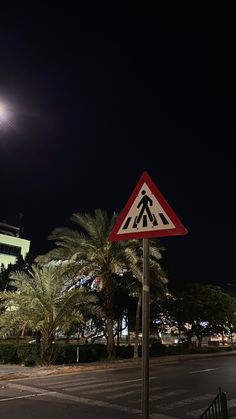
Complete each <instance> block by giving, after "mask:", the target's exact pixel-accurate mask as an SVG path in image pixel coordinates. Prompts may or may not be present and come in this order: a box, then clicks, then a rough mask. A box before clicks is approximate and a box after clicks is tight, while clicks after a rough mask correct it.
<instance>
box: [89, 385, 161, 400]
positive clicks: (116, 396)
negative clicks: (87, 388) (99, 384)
mask: <svg viewBox="0 0 236 419" xmlns="http://www.w3.org/2000/svg"><path fill="white" fill-rule="evenodd" d="M134 386H135V385H134V384H133V385H132V386H129V388H130V387H134ZM164 388H166V386H165V387H164V386H162V387H152V389H151V390H152V391H160V390H163V389H164ZM122 389H124V387H118V388H116V389H111V390H110V389H107V390H106V393H107V392H108V391H117V390H122ZM137 391H139V392H140V389H136V390H130V391H125V392H123V393H119V394H112V395H111V396H107V397H106V398H107V399H112V400H114V399H119V398H120V397H125V396H130V395H131V394H135V393H137ZM96 392H98V390H96ZM92 393H94V391H93V392H92ZM89 394H90V392H89ZM153 397H155V396H153ZM149 400H152V397H149Z"/></svg>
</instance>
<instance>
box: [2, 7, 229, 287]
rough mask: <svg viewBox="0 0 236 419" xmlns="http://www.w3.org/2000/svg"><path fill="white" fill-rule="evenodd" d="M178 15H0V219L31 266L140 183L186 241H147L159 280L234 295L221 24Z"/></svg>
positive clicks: (158, 10)
mask: <svg viewBox="0 0 236 419" xmlns="http://www.w3.org/2000/svg"><path fill="white" fill-rule="evenodd" d="M85 3H86V2H85ZM188 3H189V2H183V1H176V3H174V2H173V4H175V6H173V7H166V8H165V7H161V6H160V4H159V3H158V2H157V5H156V7H155V8H154V4H155V2H150V3H149V5H148V2H147V5H146V6H144V5H142V7H141V5H140V6H137V4H136V3H135V7H132V8H130V9H128V8H127V5H126V6H122V5H120V4H119V3H116V4H118V6H117V8H115V5H113V6H110V7H106V8H105V7H104V8H102V7H101V6H99V7H92V6H91V7H90V6H87V7H86V6H82V5H80V2H79V6H78V5H77V6H76V7H75V6H72V3H71V4H70V3H68V5H67V4H66V3H65V4H64V3H63V6H62V5H61V6H59V4H57V5H56V7H55V8H53V9H50V8H49V6H46V5H45V6H40V5H38V3H37V6H35V5H34V6H32V8H31V9H30V8H28V7H26V6H25V7H24V3H21V4H20V6H19V7H17V6H16V7H10V6H6V7H3V6H1V13H0V57H1V59H0V102H2V103H4V104H6V105H7V107H8V111H9V118H10V119H9V123H7V124H6V123H5V124H4V123H3V122H1V120H0V177H1V205H0V220H5V221H8V222H10V223H13V224H15V225H19V224H20V225H21V226H23V227H24V234H23V236H24V237H25V238H27V239H30V240H31V250H32V252H34V253H35V254H39V253H45V252H46V250H48V249H49V248H50V246H51V243H50V242H49V241H48V239H47V238H48V235H49V234H50V233H51V231H52V230H53V229H54V228H55V227H58V226H70V227H72V226H73V224H72V223H71V221H70V217H71V215H72V214H73V213H74V212H77V211H80V212H89V213H93V212H94V210H95V209H96V208H101V209H104V210H107V211H108V213H109V214H112V213H113V211H116V212H119V211H120V210H121V209H122V208H123V207H124V205H125V204H126V202H127V200H128V198H129V196H130V194H131V193H132V191H133V189H134V187H135V185H136V184H137V182H138V180H139V178H140V176H141V175H142V173H143V172H144V171H147V172H148V173H149V175H150V176H151V178H152V179H153V181H154V182H155V183H156V185H157V187H158V188H159V189H160V191H161V192H162V194H163V195H164V197H165V198H166V200H167V201H168V203H169V204H170V205H171V207H172V208H173V210H174V211H175V213H176V214H177V215H178V217H179V218H180V220H181V221H182V222H183V224H184V225H185V227H186V228H187V229H188V231H189V234H188V235H187V236H182V237H181V236H180V237H170V238H163V239H160V243H161V244H163V245H164V246H165V247H166V251H165V259H166V263H167V265H168V271H169V276H170V278H171V280H172V281H183V280H184V281H186V282H189V281H200V282H203V283H218V284H222V285H224V284H227V283H228V282H230V283H234V282H235V283H236V278H235V230H236V228H235V227H236V222H235V210H236V200H235V179H234V178H235V176H234V166H235V151H234V141H235V95H236V61H235V56H236V26H235V22H234V13H233V11H230V10H229V9H228V10H226V6H223V5H222V4H221V8H220V9H219V10H216V9H215V10H214V9H211V10H207V9H206V8H204V9H203V8H201V6H199V8H196V9H194V8H193V6H192V7H191V8H190V7H189V5H188ZM158 5H159V6H158ZM157 6H158V7H157ZM197 7H198V6H197ZM19 214H22V218H21V219H20V218H19Z"/></svg>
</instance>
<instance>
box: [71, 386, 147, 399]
mask: <svg viewBox="0 0 236 419" xmlns="http://www.w3.org/2000/svg"><path fill="white" fill-rule="evenodd" d="M133 387H137V388H136V390H133V392H137V391H138V390H140V389H141V383H135V384H130V385H129V387H128V388H133ZM75 390H76V389H70V391H75ZM78 390H79V389H78ZM119 390H124V386H119V387H112V388H110V387H108V388H106V389H104V393H105V392H106V393H111V392H114V391H119ZM97 393H101V390H100V389H97V390H92V391H91V390H89V394H97ZM111 397H113V396H111Z"/></svg>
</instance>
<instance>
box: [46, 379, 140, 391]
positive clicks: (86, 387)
mask: <svg viewBox="0 0 236 419" xmlns="http://www.w3.org/2000/svg"><path fill="white" fill-rule="evenodd" d="M135 382H138V384H139V385H140V383H141V378H138V379H136V380H126V381H117V382H114V381H113V382H109V383H108V382H107V381H106V382H104V381H102V382H101V383H93V384H88V385H85V386H84V385H83V384H79V383H78V384H79V385H77V386H71V387H70V386H68V387H65V386H64V389H65V390H67V389H68V390H70V391H76V390H79V389H80V388H81V387H82V390H83V391H84V390H90V389H93V388H94V387H95V388H97V387H98V386H99V388H101V387H108V388H110V387H114V386H117V385H119V384H122V388H123V384H129V383H135ZM54 387H56V386H54ZM56 388H59V387H56ZM60 388H61V387H60Z"/></svg>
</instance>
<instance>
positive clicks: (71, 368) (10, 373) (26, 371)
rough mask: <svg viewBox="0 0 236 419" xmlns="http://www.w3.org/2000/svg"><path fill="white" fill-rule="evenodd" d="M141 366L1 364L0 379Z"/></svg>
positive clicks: (131, 362) (168, 359) (165, 360)
mask: <svg viewBox="0 0 236 419" xmlns="http://www.w3.org/2000/svg"><path fill="white" fill-rule="evenodd" d="M235 355H236V350H235V351H226V352H222V353H208V354H188V355H168V356H161V357H155V358H150V360H149V361H150V364H151V363H152V364H169V363H172V362H179V361H187V360H190V359H201V358H209V357H211V358H212V357H217V356H235ZM133 367H140V368H141V358H139V359H137V360H136V359H124V360H118V361H110V362H108V361H104V362H93V363H88V364H87V363H84V364H73V365H50V366H48V367H25V366H24V365H12V364H1V365H0V381H3V380H13V379H17V378H18V379H19V378H34V377H42V376H50V375H62V374H75V373H77V372H83V371H93V370H102V369H107V368H110V369H114V368H133Z"/></svg>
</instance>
